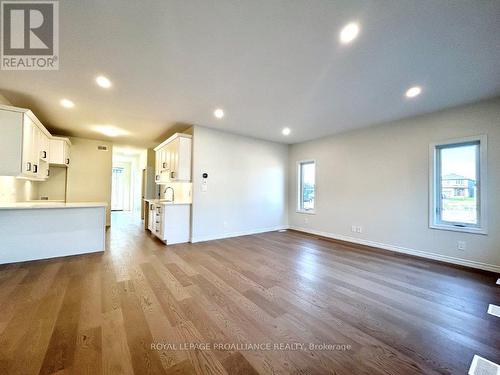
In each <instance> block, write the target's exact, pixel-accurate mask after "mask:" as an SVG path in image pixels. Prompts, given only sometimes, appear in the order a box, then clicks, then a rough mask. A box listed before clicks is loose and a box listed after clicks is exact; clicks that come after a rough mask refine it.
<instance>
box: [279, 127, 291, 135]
mask: <svg viewBox="0 0 500 375" xmlns="http://www.w3.org/2000/svg"><path fill="white" fill-rule="evenodd" d="M291 132H292V131H291V130H290V128H283V130H282V131H281V134H283V135H290V133H291Z"/></svg>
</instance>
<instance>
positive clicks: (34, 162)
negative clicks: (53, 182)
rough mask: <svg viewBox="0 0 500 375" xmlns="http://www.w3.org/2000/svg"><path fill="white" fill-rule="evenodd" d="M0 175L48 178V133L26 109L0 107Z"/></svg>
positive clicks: (33, 178) (31, 178) (36, 178)
mask: <svg viewBox="0 0 500 375" xmlns="http://www.w3.org/2000/svg"><path fill="white" fill-rule="evenodd" d="M0 129H1V131H2V133H1V134H2V135H1V137H0V176H17V177H23V178H27V179H30V180H44V179H46V178H47V177H48V174H49V172H48V171H49V166H48V161H49V158H50V150H49V138H50V137H51V135H50V133H49V132H48V131H47V129H45V127H44V126H43V125H42V123H41V122H40V121H39V120H38V119H37V118H36V116H35V115H34V114H33V112H31V111H30V110H27V109H24V108H16V107H11V106H4V105H0Z"/></svg>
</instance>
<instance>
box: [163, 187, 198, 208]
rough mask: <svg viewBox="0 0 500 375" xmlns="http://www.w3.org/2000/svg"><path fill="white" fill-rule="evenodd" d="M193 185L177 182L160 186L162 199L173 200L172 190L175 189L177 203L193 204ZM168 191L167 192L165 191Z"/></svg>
mask: <svg viewBox="0 0 500 375" xmlns="http://www.w3.org/2000/svg"><path fill="white" fill-rule="evenodd" d="M192 185H193V184H192V183H191V182H175V183H171V184H167V185H161V186H160V199H172V190H171V189H167V188H168V187H171V188H172V189H174V198H175V202H177V203H192V201H193V199H192ZM165 190H166V191H165Z"/></svg>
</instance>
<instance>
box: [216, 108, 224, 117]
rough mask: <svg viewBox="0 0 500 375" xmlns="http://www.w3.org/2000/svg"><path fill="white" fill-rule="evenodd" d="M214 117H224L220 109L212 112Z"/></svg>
mask: <svg viewBox="0 0 500 375" xmlns="http://www.w3.org/2000/svg"><path fill="white" fill-rule="evenodd" d="M214 116H215V117H217V118H223V117H224V111H223V110H222V109H220V108H217V109H216V110H215V111H214Z"/></svg>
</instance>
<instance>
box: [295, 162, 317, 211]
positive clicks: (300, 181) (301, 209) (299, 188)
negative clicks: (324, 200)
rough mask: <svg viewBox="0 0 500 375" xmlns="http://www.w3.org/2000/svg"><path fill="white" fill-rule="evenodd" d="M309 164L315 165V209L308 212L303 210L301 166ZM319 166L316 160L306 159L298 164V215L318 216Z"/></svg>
mask: <svg viewBox="0 0 500 375" xmlns="http://www.w3.org/2000/svg"><path fill="white" fill-rule="evenodd" d="M308 163H314V209H312V210H307V209H303V208H302V171H301V165H302V164H308ZM317 166H318V164H317V163H316V160H315V159H305V160H299V161H298V162H297V211H296V212H297V213H300V214H308V215H314V214H316V205H317V204H318V199H317V198H318V184H317V182H316V181H317V177H318V176H317V173H316V172H317Z"/></svg>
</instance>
